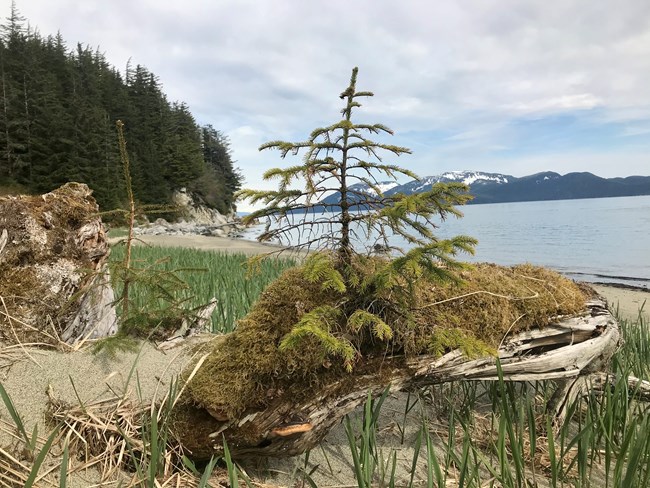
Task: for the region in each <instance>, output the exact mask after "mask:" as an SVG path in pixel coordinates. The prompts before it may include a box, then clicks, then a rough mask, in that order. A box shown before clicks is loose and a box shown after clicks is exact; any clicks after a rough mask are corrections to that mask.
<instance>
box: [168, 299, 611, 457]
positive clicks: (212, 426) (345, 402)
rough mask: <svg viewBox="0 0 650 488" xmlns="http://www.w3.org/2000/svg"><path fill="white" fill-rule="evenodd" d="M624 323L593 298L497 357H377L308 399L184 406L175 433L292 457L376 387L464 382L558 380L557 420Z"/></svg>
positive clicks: (245, 451)
mask: <svg viewBox="0 0 650 488" xmlns="http://www.w3.org/2000/svg"><path fill="white" fill-rule="evenodd" d="M619 339H620V334H619V328H618V323H617V322H616V320H615V319H614V318H613V317H612V315H611V314H610V313H609V312H608V310H607V308H606V306H605V303H604V301H602V300H600V299H596V300H592V301H590V302H589V303H587V307H586V310H585V312H584V314H583V315H580V316H577V317H570V318H564V319H562V320H558V321H557V323H555V324H554V325H551V326H549V327H545V328H544V329H540V330H530V331H527V332H523V333H520V334H517V335H514V336H512V337H509V338H506V339H505V340H504V341H503V343H502V344H501V346H500V347H499V350H498V361H497V358H496V357H484V358H479V359H473V360H469V359H467V358H466V357H463V355H462V354H461V353H460V352H459V351H452V352H450V353H448V354H446V355H444V356H442V357H433V356H425V355H423V356H417V357H414V358H410V359H405V358H404V357H403V356H392V357H391V356H388V357H381V358H376V359H374V360H371V361H374V362H375V363H376V364H368V365H367V367H364V370H365V371H369V372H372V373H369V374H365V375H360V376H357V377H355V378H354V382H353V385H352V386H350V382H349V381H347V382H342V381H340V382H334V383H331V384H329V385H327V386H326V387H324V388H322V389H320V390H319V391H314V392H313V394H312V395H311V396H310V397H309V398H308V399H307V400H303V401H298V400H296V399H295V398H290V397H287V396H286V395H285V396H284V397H279V398H277V399H276V400H275V401H274V402H273V403H272V404H271V405H269V406H268V407H267V408H266V409H264V410H261V411H248V412H245V413H244V414H243V415H242V416H241V418H238V419H235V420H226V421H223V420H219V417H220V416H219V415H218V414H217V413H215V416H214V417H213V416H211V415H210V412H207V411H206V410H204V409H200V408H197V407H194V406H187V405H186V406H183V407H182V408H181V409H180V410H179V414H178V419H179V421H178V423H177V432H178V435H179V437H180V440H181V442H182V443H183V444H184V446H185V447H186V448H188V449H189V450H190V451H191V452H192V455H193V456H195V457H197V458H204V457H209V456H211V455H212V454H215V453H217V454H218V453H220V452H221V448H222V447H221V446H222V444H223V438H225V439H226V440H227V441H228V445H229V447H230V449H231V451H232V453H233V455H234V456H237V457H247V456H256V457H258V456H274V457H275V456H293V455H297V454H300V453H302V452H304V451H306V450H308V449H311V448H313V447H315V446H316V445H317V444H318V443H319V442H320V441H321V440H322V439H323V437H325V435H326V434H327V432H328V431H329V430H330V429H331V428H332V427H334V426H335V425H336V424H338V423H339V422H340V421H341V420H342V418H343V417H344V416H345V415H347V414H348V413H350V412H352V411H353V410H355V409H356V408H357V407H358V406H359V405H361V404H362V403H363V402H364V401H365V400H366V399H367V396H368V392H370V393H371V394H372V395H373V396H379V395H380V394H382V393H383V392H384V391H385V390H386V388H389V390H390V391H398V390H408V389H412V388H417V387H422V386H426V385H433V384H440V383H445V382H449V381H458V380H498V379H499V375H500V374H502V375H503V378H504V379H505V380H506V381H537V380H548V379H553V380H560V381H561V382H562V381H563V382H564V383H561V384H560V387H559V388H558V392H557V395H556V398H555V399H554V401H553V403H552V404H551V405H550V407H552V408H554V409H555V411H554V412H553V413H554V415H556V419H558V420H559V419H561V418H562V416H563V415H565V408H566V405H567V400H570V399H571V398H574V397H575V395H576V394H578V392H581V391H584V390H583V388H584V387H585V386H586V385H587V383H586V379H587V378H588V377H589V376H590V375H592V374H595V373H597V372H599V371H602V370H603V369H604V368H605V366H606V365H607V362H608V361H609V359H610V358H611V356H612V355H613V353H614V352H615V350H616V348H617V347H618V344H619Z"/></svg>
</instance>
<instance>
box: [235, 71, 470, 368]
mask: <svg viewBox="0 0 650 488" xmlns="http://www.w3.org/2000/svg"><path fill="white" fill-rule="evenodd" d="M357 74H358V68H354V69H353V70H352V77H351V79H350V84H349V86H348V87H347V88H346V89H345V91H343V93H341V95H340V98H341V99H342V100H344V102H345V106H344V107H343V109H342V110H341V114H342V118H341V119H340V120H339V121H337V122H335V123H334V124H332V125H330V126H327V127H320V128H317V129H315V130H314V131H312V133H311V135H310V136H309V138H308V139H307V140H306V141H304V142H286V141H271V142H268V143H266V144H264V145H262V146H261V147H260V150H266V149H276V150H278V151H279V152H280V156H281V157H282V158H283V159H284V158H286V156H287V155H289V154H291V155H294V156H295V155H298V153H300V152H303V153H304V154H303V157H302V161H301V162H300V163H299V164H296V165H294V166H289V167H287V168H273V169H270V170H268V171H267V172H266V173H265V174H264V179H265V180H277V181H278V188H277V190H272V191H266V190H242V191H241V192H239V197H240V198H245V199H248V200H249V201H250V202H251V203H252V204H259V203H262V204H264V208H262V209H260V210H258V211H255V212H253V213H252V214H250V215H249V216H247V217H246V218H245V219H244V221H245V222H253V221H255V220H257V219H265V220H266V227H265V230H264V232H263V233H262V234H261V235H260V236H259V238H258V239H259V240H260V241H271V240H276V241H279V242H280V243H281V244H286V245H287V247H291V248H292V249H307V250H311V251H319V252H316V253H313V254H311V255H310V257H309V259H307V260H306V263H305V266H304V272H305V276H306V277H307V278H308V279H309V280H310V281H313V282H320V283H321V284H322V286H323V287H324V288H329V289H331V290H333V291H335V292H338V293H341V294H342V297H343V298H342V300H341V303H340V305H339V308H340V312H341V314H338V316H339V317H340V320H339V322H342V323H343V325H342V326H341V327H339V328H338V329H337V327H335V326H333V325H332V322H333V320H332V313H331V311H329V312H328V313H327V314H324V313H322V312H323V311H322V310H321V311H314V312H313V313H311V314H308V316H307V315H306V316H305V317H304V319H303V320H301V322H300V323H299V324H298V325H297V326H296V327H295V328H294V331H293V332H292V333H290V334H289V335H288V336H287V337H286V338H285V340H284V342H283V347H288V346H290V345H294V344H295V343H296V341H297V340H298V339H299V338H300V337H303V336H305V335H307V334H311V335H312V336H314V337H316V338H317V339H318V340H319V341H320V342H321V344H322V345H323V347H324V348H325V349H326V350H327V351H330V352H334V353H336V352H337V351H338V355H340V356H342V357H343V358H344V359H345V362H346V366H348V368H349V367H351V362H350V361H351V357H350V349H349V348H348V347H344V345H343V344H339V345H338V346H337V345H336V344H335V343H334V342H332V339H335V340H336V341H339V342H345V341H348V340H347V339H343V338H342V337H343V333H342V331H344V332H345V335H346V336H347V335H349V333H361V331H360V329H361V328H363V326H364V325H365V326H368V327H369V329H370V331H371V336H372V337H373V338H375V339H379V340H383V341H386V340H389V339H390V338H391V337H392V331H391V328H390V326H389V325H387V324H386V322H385V321H384V317H383V316H384V315H385V313H384V312H385V310H386V309H387V307H388V308H390V307H391V306H395V304H394V303H393V304H390V303H386V302H387V301H386V299H385V297H386V296H388V295H390V296H391V297H392V298H391V300H393V301H398V302H400V303H401V304H402V305H403V304H404V300H405V298H406V299H407V298H408V295H409V293H408V287H409V286H411V285H412V283H413V281H414V280H415V279H418V278H420V277H423V276H426V277H428V278H430V279H434V280H439V281H440V280H442V281H444V280H449V279H452V280H454V279H456V275H455V274H454V271H455V270H458V269H461V268H462V267H463V266H464V264H463V263H461V262H459V261H457V260H456V259H455V256H456V255H457V254H458V253H459V252H467V253H473V252H474V246H475V245H476V240H475V239H473V238H471V237H467V236H456V237H452V238H450V239H438V238H437V237H436V236H435V235H434V232H433V231H434V229H435V228H436V227H437V226H438V225H439V222H440V221H442V220H444V219H446V218H447V217H449V216H456V217H460V216H462V214H461V213H460V212H459V211H458V209H457V208H456V205H462V204H464V203H466V202H467V201H468V200H469V199H470V198H471V196H470V195H469V194H468V193H467V190H468V188H467V186H466V185H463V184H460V183H446V184H444V183H437V184H435V185H433V186H432V188H431V189H430V190H428V191H425V192H422V193H416V194H413V195H404V194H400V193H397V194H391V195H385V194H384V193H383V192H382V191H381V188H380V186H379V182H380V181H384V180H386V179H390V180H393V181H397V179H398V178H400V177H406V178H414V179H418V177H417V175H415V174H414V173H413V172H411V171H409V170H408V169H405V168H403V167H400V166H397V165H395V164H389V163H387V162H385V161H384V157H385V156H386V155H388V156H393V157H398V156H401V155H403V154H410V153H411V151H410V150H409V149H408V148H405V147H400V146H396V145H390V144H384V143H381V142H376V141H373V140H371V139H369V137H370V136H371V135H381V134H384V135H386V134H388V135H392V134H393V132H392V130H391V129H389V128H388V127H386V126H385V125H383V124H367V123H356V122H354V121H353V120H352V115H353V111H354V110H355V109H356V108H359V107H361V104H360V103H359V100H360V99H362V98H367V97H372V96H373V93H371V92H368V91H357V88H356V83H357ZM301 182H302V183H303V186H302V188H300V187H297V186H296V184H297V183H301ZM357 183H361V184H364V185H356V184H357ZM368 188H369V190H368ZM329 194H334V195H337V196H338V197H339V198H338V199H337V201H336V202H335V203H326V204H323V203H322V202H321V200H322V199H323V197H324V196H326V195H329ZM330 200H331V199H328V201H330ZM322 210H325V212H322ZM390 235H397V236H400V237H401V238H402V239H404V240H405V241H406V242H407V243H408V245H409V247H410V249H409V250H402V249H400V248H398V247H395V246H392V245H390V242H389V237H390ZM296 241H297V242H296ZM360 243H366V244H367V245H366V248H365V249H364V248H361V247H360ZM355 245H356V246H357V247H355ZM376 247H381V248H382V249H388V250H389V251H390V252H391V253H392V254H393V256H394V257H393V259H386V260H383V261H382V265H381V266H372V272H368V268H366V271H361V269H362V268H363V266H360V265H359V260H360V259H363V258H364V253H365V254H366V255H367V254H370V253H371V251H372V249H373V248H376ZM387 291H389V292H390V293H387ZM406 301H408V300H406ZM325 316H327V320H325V319H324V317H325ZM318 327H320V329H321V330H319V331H318V332H316V328H318ZM336 333H339V337H338V338H335V337H334V335H335V334H336ZM326 335H328V336H330V337H329V339H326Z"/></svg>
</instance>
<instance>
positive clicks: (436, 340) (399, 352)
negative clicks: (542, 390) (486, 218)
mask: <svg viewBox="0 0 650 488" xmlns="http://www.w3.org/2000/svg"><path fill="white" fill-rule="evenodd" d="M464 278H465V281H464V283H463V284H462V285H458V284H455V285H452V284H448V285H440V286H438V285H436V286H434V285H433V284H432V283H429V282H419V283H416V285H417V286H416V287H414V293H415V294H416V297H415V298H416V300H415V301H414V302H413V303H412V304H411V306H410V309H409V312H410V313H409V314H408V315H409V318H408V320H406V319H405V320H404V321H403V323H400V320H399V317H400V314H399V313H394V312H395V311H394V310H393V311H390V312H389V311H387V312H386V313H384V315H383V317H384V318H386V322H387V324H389V326H390V327H391V330H392V337H391V339H390V340H385V341H381V340H378V339H377V338H376V337H375V336H373V335H372V334H369V333H368V332H367V331H366V332H364V331H357V333H356V335H355V334H354V333H353V331H351V330H347V329H346V328H345V326H344V325H341V323H335V322H331V323H330V329H329V331H330V333H331V335H332V336H333V337H339V338H340V339H341V340H344V339H345V340H347V341H349V343H350V344H352V345H353V347H354V348H355V350H356V351H357V359H356V362H355V364H354V365H353V368H352V371H351V372H348V371H347V370H346V368H345V367H344V366H343V365H342V364H341V362H340V358H339V357H337V356H336V354H331V353H328V352H327V349H325V351H324V350H323V347H322V344H321V343H320V342H319V340H318V339H317V338H307V339H306V340H304V341H303V342H302V343H301V344H299V346H297V347H295V348H292V349H289V350H287V349H286V348H282V347H281V344H282V343H283V339H285V338H286V337H287V335H288V334H289V333H290V332H291V331H292V329H293V327H294V325H295V324H296V323H298V322H299V321H300V319H301V318H302V317H305V316H308V314H309V313H310V312H311V311H313V310H315V309H318V307H321V308H322V307H323V306H324V305H336V304H337V303H340V300H341V299H344V298H343V297H341V296H337V294H336V293H333V292H331V291H329V292H325V291H324V290H323V289H322V288H321V287H320V286H318V285H317V284H314V283H311V282H309V281H308V280H305V279H303V274H302V271H301V270H300V269H295V270H291V271H289V272H287V273H286V274H285V275H284V276H283V277H281V278H280V279H279V280H278V281H277V282H275V283H274V284H272V285H271V286H270V287H269V288H268V289H267V290H266V291H265V292H264V294H263V295H262V297H261V299H260V300H259V302H258V303H257V305H256V306H255V307H254V308H253V310H252V311H251V313H250V314H249V315H248V316H247V317H246V318H245V319H244V320H242V321H241V322H240V323H239V326H238V329H237V330H236V331H235V332H234V333H232V334H230V335H228V336H225V337H222V338H220V339H219V340H217V341H216V342H215V343H214V344H213V345H212V346H211V350H210V351H209V352H208V353H207V355H206V356H205V357H204V360H203V362H202V363H201V365H200V367H198V370H197V371H196V372H195V373H196V374H195V375H194V376H193V378H192V379H191V380H190V381H189V383H188V386H187V389H186V392H185V394H184V395H183V398H182V399H181V402H179V405H178V408H177V411H176V422H175V429H176V432H177V435H178V436H179V438H180V439H181V441H182V443H183V444H184V446H185V447H186V448H188V449H189V450H190V451H191V453H192V455H193V456H195V457H197V458H206V457H210V456H211V455H213V454H215V453H219V452H220V450H221V446H222V444H223V439H224V438H225V439H226V440H227V441H228V445H229V446H230V448H231V451H232V452H233V455H235V456H240V457H242V456H290V455H296V454H299V453H301V452H304V451H305V450H307V449H310V448H312V447H314V446H315V445H317V443H318V442H319V441H320V440H321V439H322V438H323V437H324V436H325V435H326V434H327V432H328V431H329V430H330V429H331V428H332V427H333V426H334V425H336V424H337V423H338V422H340V421H341V419H342V418H343V416H345V415H346V414H348V413H350V412H351V411H352V410H354V409H355V408H356V407H357V406H359V405H360V404H361V403H363V402H364V401H365V399H366V398H367V395H368V392H371V394H372V395H380V394H381V393H382V392H383V391H384V390H385V389H386V388H389V389H391V390H404V389H410V388H415V387H419V386H424V385H430V384H438V383H444V382H448V381H454V380H496V379H498V367H497V364H500V369H501V371H502V374H503V377H504V379H506V380H517V381H534V380H543V379H555V380H561V379H567V380H571V379H575V378H581V377H582V376H584V375H590V374H592V373H594V372H597V371H600V370H602V369H603V365H604V363H606V362H607V360H608V359H609V358H610V357H611V355H612V354H613V352H614V350H615V349H616V347H617V345H618V341H619V330H618V324H617V323H616V321H615V320H614V319H613V317H612V316H611V314H610V313H609V312H608V311H607V309H606V308H605V304H604V303H603V302H602V300H600V299H598V298H594V297H592V296H589V294H588V293H586V291H585V290H584V289H582V288H581V287H579V286H577V285H576V284H574V283H572V282H570V281H569V280H566V279H564V278H562V277H560V276H559V275H557V274H556V273H552V272H550V271H548V270H545V269H542V268H536V267H532V266H519V267H514V268H502V267H497V266H493V265H479V266H477V267H476V268H475V269H474V270H473V271H470V272H468V273H466V274H465V275H464ZM343 323H345V321H343ZM330 351H331V350H330ZM560 393H562V391H560V390H558V395H559V394H560ZM564 405H565V402H562V401H561V399H560V398H557V399H556V401H555V403H554V407H556V408H557V411H556V414H557V415H558V416H562V415H563V414H564V412H563V408H564Z"/></svg>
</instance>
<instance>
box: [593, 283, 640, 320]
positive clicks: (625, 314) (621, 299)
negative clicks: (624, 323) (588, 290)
mask: <svg viewBox="0 0 650 488" xmlns="http://www.w3.org/2000/svg"><path fill="white" fill-rule="evenodd" d="M591 286H592V287H593V288H594V289H595V290H596V291H597V292H598V293H599V294H600V295H602V296H604V297H605V298H606V299H607V304H608V305H609V308H610V310H612V312H614V313H615V314H618V315H619V316H620V317H621V318H623V319H626V320H631V321H635V320H636V319H638V318H639V314H641V316H642V317H643V320H645V321H646V322H647V321H648V319H650V290H647V289H631V288H620V287H616V286H610V285H595V284H592V285H591Z"/></svg>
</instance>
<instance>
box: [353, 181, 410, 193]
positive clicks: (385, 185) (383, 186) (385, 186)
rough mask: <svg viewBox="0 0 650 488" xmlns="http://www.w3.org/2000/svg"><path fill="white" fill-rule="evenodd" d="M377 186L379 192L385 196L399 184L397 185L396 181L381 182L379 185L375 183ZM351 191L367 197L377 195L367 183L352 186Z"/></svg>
mask: <svg viewBox="0 0 650 488" xmlns="http://www.w3.org/2000/svg"><path fill="white" fill-rule="evenodd" d="M375 186H376V187H377V189H378V190H379V192H380V193H382V194H383V193H386V192H387V191H389V190H392V189H393V188H395V187H396V186H399V183H397V182H396V181H380V182H378V183H375ZM349 189H350V190H352V191H358V192H362V193H366V194H367V195H375V194H376V192H375V190H374V189H373V188H371V187H370V186H368V185H366V184H365V183H355V184H354V185H350V188H349Z"/></svg>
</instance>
